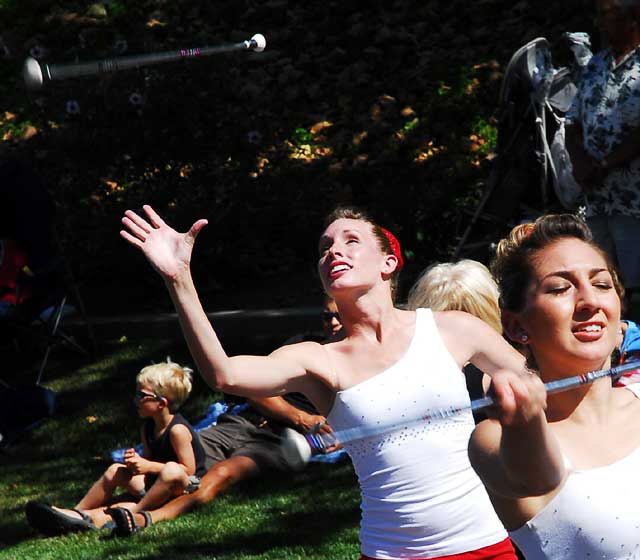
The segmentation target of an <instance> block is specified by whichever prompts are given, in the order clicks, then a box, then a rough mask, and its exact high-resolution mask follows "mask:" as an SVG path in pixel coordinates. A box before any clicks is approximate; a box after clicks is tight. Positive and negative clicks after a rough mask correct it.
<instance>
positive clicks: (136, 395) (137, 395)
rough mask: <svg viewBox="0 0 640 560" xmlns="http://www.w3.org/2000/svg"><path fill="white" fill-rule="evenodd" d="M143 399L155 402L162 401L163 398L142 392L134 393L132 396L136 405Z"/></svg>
mask: <svg viewBox="0 0 640 560" xmlns="http://www.w3.org/2000/svg"><path fill="white" fill-rule="evenodd" d="M144 399H153V400H155V401H161V400H162V399H163V397H161V396H160V395H158V394H156V393H145V392H144V391H136V392H135V393H134V394H133V400H134V401H135V402H136V403H139V402H141V401H143V400H144Z"/></svg>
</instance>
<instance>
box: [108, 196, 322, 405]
mask: <svg viewBox="0 0 640 560" xmlns="http://www.w3.org/2000/svg"><path fill="white" fill-rule="evenodd" d="M144 212H145V214H146V218H143V217H141V216H139V215H138V214H136V213H135V212H132V211H131V210H127V212H126V213H125V216H124V218H123V219H122V223H123V225H124V227H125V229H123V230H122V231H121V232H120V235H121V236H122V237H123V238H124V239H125V240H126V241H128V242H129V243H130V244H131V245H133V246H134V247H136V248H138V249H140V250H141V251H142V252H143V254H144V255H145V257H146V258H147V260H148V261H149V263H150V264H151V266H153V268H154V269H155V270H156V271H157V272H158V273H159V274H160V276H161V277H162V278H163V280H164V282H165V285H166V286H167V289H168V291H169V294H170V295H171V299H172V300H173V303H174V305H175V308H176V311H177V312H178V317H179V319H180V324H181V326H182V332H183V334H184V336H185V339H186V341H187V344H188V345H189V349H190V350H191V355H192V356H193V359H194V361H195V362H196V364H197V366H198V370H199V371H200V374H201V375H202V376H203V378H204V379H205V381H206V382H207V383H208V384H209V385H210V386H211V387H214V388H217V389H221V390H223V391H225V392H227V393H232V394H237V395H243V396H248V397H252V396H270V395H278V394H283V393H286V392H292V391H299V392H302V393H305V394H307V396H310V395H309V392H313V391H314V390H316V389H317V387H316V386H317V382H318V381H317V378H310V376H309V375H308V371H309V370H312V371H314V369H315V367H314V366H315V365H316V364H317V362H318V360H320V362H319V363H320V365H321V367H324V366H323V364H324V362H323V361H322V360H323V359H324V354H323V353H322V349H321V347H320V346H319V345H317V344H315V343H310V342H303V343H301V344H294V345H291V346H287V347H285V348H282V349H280V350H277V351H276V352H274V353H272V354H271V355H270V356H236V357H233V358H231V357H229V356H227V354H226V352H225V351H224V349H223V347H222V345H221V344H220V341H219V339H218V336H217V335H216V333H215V331H214V329H213V327H212V326H211V323H210V322H209V319H208V318H207V315H206V313H205V312H204V309H203V308H202V304H201V303H200V299H199V297H198V294H197V292H196V289H195V285H194V283H193V279H192V277H191V270H190V262H191V253H192V250H193V246H194V243H195V240H196V237H197V236H198V234H199V233H200V231H201V230H202V228H203V227H204V226H205V225H206V224H207V221H206V220H198V221H197V222H195V223H194V224H193V226H192V227H191V229H190V230H189V231H187V232H186V233H180V232H177V231H176V230H174V229H173V228H171V227H170V226H169V225H167V224H166V223H165V222H164V220H163V219H162V218H161V217H160V216H159V215H158V214H157V213H156V212H155V211H154V210H153V208H151V207H150V206H144ZM315 346H317V347H318V349H319V350H320V352H318V350H316V349H315V348H314V347H315Z"/></svg>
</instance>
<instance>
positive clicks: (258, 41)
mask: <svg viewBox="0 0 640 560" xmlns="http://www.w3.org/2000/svg"><path fill="white" fill-rule="evenodd" d="M251 40H252V41H253V42H255V45H256V46H255V47H253V50H254V51H256V52H262V51H263V50H264V49H265V47H266V46H267V40H266V39H265V38H264V35H262V33H256V34H255V35H254V36H253V37H251Z"/></svg>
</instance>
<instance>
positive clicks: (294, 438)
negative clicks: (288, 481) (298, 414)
mask: <svg viewBox="0 0 640 560" xmlns="http://www.w3.org/2000/svg"><path fill="white" fill-rule="evenodd" d="M281 445H282V454H283V455H284V456H285V457H286V459H287V461H288V462H289V465H290V466H291V467H292V468H293V469H295V470H299V469H301V468H302V467H304V466H305V465H306V464H307V463H308V462H309V459H310V458H311V448H310V447H309V444H308V443H307V440H306V439H305V437H304V436H303V435H302V434H300V433H298V432H296V431H295V430H292V429H291V428H285V429H284V430H283V431H282V443H281Z"/></svg>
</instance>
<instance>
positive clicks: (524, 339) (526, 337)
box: [520, 333, 529, 342]
mask: <svg viewBox="0 0 640 560" xmlns="http://www.w3.org/2000/svg"><path fill="white" fill-rule="evenodd" d="M520 340H521V341H522V342H527V341H528V340H529V335H528V334H526V333H525V334H523V335H522V336H521V337H520Z"/></svg>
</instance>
